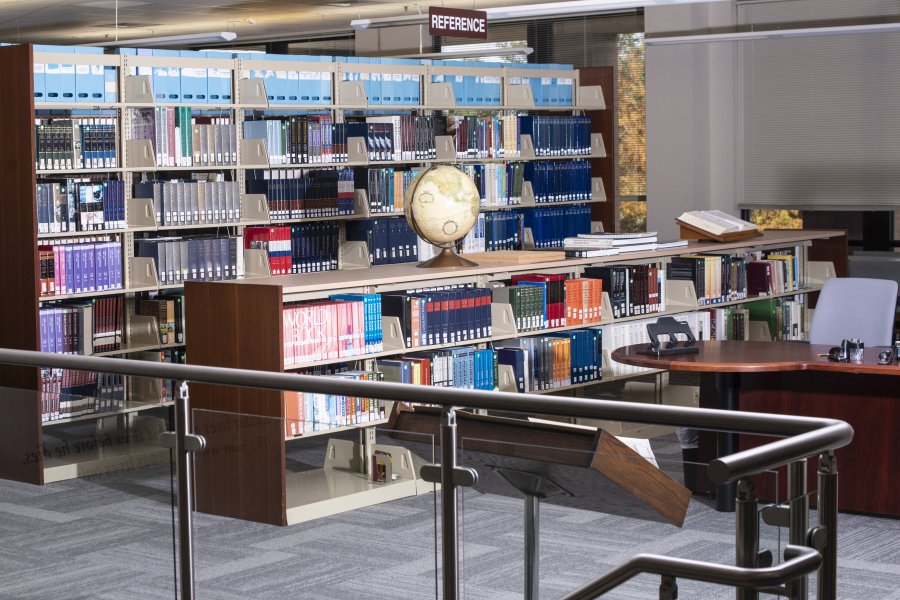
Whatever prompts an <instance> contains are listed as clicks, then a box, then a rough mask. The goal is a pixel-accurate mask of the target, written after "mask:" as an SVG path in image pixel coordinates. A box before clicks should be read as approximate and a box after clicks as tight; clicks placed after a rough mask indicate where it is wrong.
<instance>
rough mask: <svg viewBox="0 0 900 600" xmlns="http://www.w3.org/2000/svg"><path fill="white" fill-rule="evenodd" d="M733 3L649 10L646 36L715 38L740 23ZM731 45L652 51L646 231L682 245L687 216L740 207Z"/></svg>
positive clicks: (649, 51) (649, 57) (649, 50)
mask: <svg viewBox="0 0 900 600" xmlns="http://www.w3.org/2000/svg"><path fill="white" fill-rule="evenodd" d="M736 15H737V9H736V6H735V4H734V2H712V3H698V4H684V5H677V6H663V7H647V9H646V12H645V15H644V23H645V28H646V33H647V37H651V36H657V37H660V36H665V35H686V34H688V33H693V34H702V33H716V32H718V31H720V30H723V29H728V28H732V27H734V26H735V24H736V22H737V16H736ZM735 71H736V58H735V50H734V46H733V44H732V43H719V44H679V45H670V46H652V45H649V46H647V49H646V86H647V229H648V231H658V232H659V234H660V238H661V239H677V238H678V226H677V225H676V224H675V218H676V217H677V216H678V215H680V214H681V213H682V212H684V211H686V210H703V209H712V208H716V209H719V210H723V211H725V212H729V213H732V214H737V211H736V209H735V186H734V177H735V172H734V171H735V169H734V166H735V144H734V139H735V121H736V119H735V101H736V97H735V88H736V85H735Z"/></svg>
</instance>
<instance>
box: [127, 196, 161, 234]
mask: <svg viewBox="0 0 900 600" xmlns="http://www.w3.org/2000/svg"><path fill="white" fill-rule="evenodd" d="M126 209H127V211H128V219H127V223H126V224H127V226H128V229H151V230H152V229H156V227H157V225H156V209H155V208H154V206H153V199H152V198H130V199H129V200H128V206H127V207H126Z"/></svg>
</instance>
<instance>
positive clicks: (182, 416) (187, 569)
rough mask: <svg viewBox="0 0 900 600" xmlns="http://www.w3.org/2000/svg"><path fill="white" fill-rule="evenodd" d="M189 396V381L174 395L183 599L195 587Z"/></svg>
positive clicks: (190, 595)
mask: <svg viewBox="0 0 900 600" xmlns="http://www.w3.org/2000/svg"><path fill="white" fill-rule="evenodd" d="M189 414H190V396H189V394H188V386H187V382H182V383H181V389H180V390H179V393H178V394H177V396H176V398H175V460H176V461H177V463H176V464H177V466H178V541H179V544H178V562H179V565H180V567H181V578H180V587H181V599H182V600H193V598H194V595H195V593H194V592H195V590H194V539H193V535H194V533H193V532H194V523H193V507H194V461H193V459H192V457H191V456H190V454H189V453H190V451H189V450H188V448H187V443H186V439H185V436H186V435H187V427H188V416H189Z"/></svg>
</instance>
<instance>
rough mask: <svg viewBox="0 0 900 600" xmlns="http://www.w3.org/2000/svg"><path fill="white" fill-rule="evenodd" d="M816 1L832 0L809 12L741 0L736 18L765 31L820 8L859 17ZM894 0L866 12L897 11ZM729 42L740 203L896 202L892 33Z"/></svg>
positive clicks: (898, 175)
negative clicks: (733, 52) (734, 62)
mask: <svg viewBox="0 0 900 600" xmlns="http://www.w3.org/2000/svg"><path fill="white" fill-rule="evenodd" d="M823 4H835V6H834V12H831V11H824V12H823V11H822V10H819V11H813V9H812V3H810V2H807V1H806V0H803V1H799V2H778V3H742V4H741V5H740V8H741V10H740V12H739V18H740V21H741V24H742V25H744V26H747V25H754V24H768V25H767V26H766V27H762V26H760V27H759V28H760V29H774V28H797V27H806V26H807V25H808V24H807V22H805V21H804V20H805V19H812V18H821V15H822V14H828V15H831V16H834V17H836V18H850V19H856V18H858V17H859V16H860V15H859V14H858V10H857V12H854V11H853V10H852V9H850V8H849V7H848V6H847V5H848V4H849V5H856V3H855V2H853V3H833V2H832V1H831V0H816V5H817V6H818V7H819V9H821V8H823ZM898 4H900V3H897V2H896V1H893V0H892V1H891V2H880V1H879V0H873V1H872V2H870V3H869V6H868V9H869V10H871V11H873V12H870V13H869V14H870V15H879V14H888V13H889V12H890V11H893V12H897V10H898ZM824 8H827V7H824ZM856 8H857V9H858V8H859V6H858V5H857V6H856ZM879 10H881V11H882V12H881V13H879V12H878V11H879ZM772 23H777V24H778V26H777V27H776V26H773V25H772ZM817 25H821V23H817ZM736 44H737V48H738V51H737V57H738V69H739V77H738V90H739V92H738V96H739V101H740V102H741V103H742V110H739V111H738V113H737V114H738V120H739V122H738V128H737V129H738V138H739V139H738V169H737V171H738V181H737V186H738V190H737V192H738V201H739V203H740V205H741V206H743V207H746V208H754V207H783V208H810V209H823V210H829V209H830V210H835V209H859V208H866V207H870V208H879V207H887V208H890V207H893V206H898V205H900V102H898V98H900V34H898V33H866V34H854V35H830V36H812V37H801V38H782V39H768V40H760V41H752V42H751V41H747V42H739V43H736Z"/></svg>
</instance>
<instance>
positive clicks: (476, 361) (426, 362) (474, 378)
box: [376, 346, 498, 390]
mask: <svg viewBox="0 0 900 600" xmlns="http://www.w3.org/2000/svg"><path fill="white" fill-rule="evenodd" d="M497 367H498V365H497V354H496V353H495V352H494V351H493V350H491V349H490V348H483V349H479V348H473V347H471V346H461V347H459V348H445V349H441V350H430V351H423V352H420V353H416V354H411V355H408V356H401V357H398V358H391V359H378V361H377V362H376V368H377V369H378V371H379V372H381V373H382V374H383V376H384V381H390V382H393V383H411V384H414V385H431V386H437V387H453V388H457V389H469V390H495V389H497V381H498V376H497Z"/></svg>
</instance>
